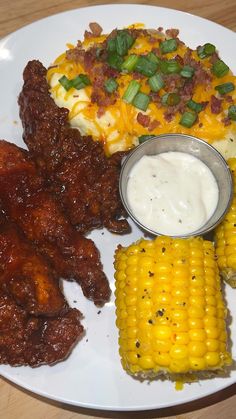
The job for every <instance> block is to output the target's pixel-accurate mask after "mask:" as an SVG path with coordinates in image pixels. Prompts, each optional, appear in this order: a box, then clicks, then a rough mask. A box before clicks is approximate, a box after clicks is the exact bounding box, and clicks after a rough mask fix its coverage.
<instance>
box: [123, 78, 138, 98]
mask: <svg viewBox="0 0 236 419" xmlns="http://www.w3.org/2000/svg"><path fill="white" fill-rule="evenodd" d="M139 89H140V83H139V82H138V81H137V80H131V82H130V83H129V85H128V87H127V89H126V91H125V93H124V95H123V97H122V99H123V100H124V101H125V102H127V103H131V102H132V101H133V99H134V97H135V96H136V94H137V93H138V91H139Z"/></svg>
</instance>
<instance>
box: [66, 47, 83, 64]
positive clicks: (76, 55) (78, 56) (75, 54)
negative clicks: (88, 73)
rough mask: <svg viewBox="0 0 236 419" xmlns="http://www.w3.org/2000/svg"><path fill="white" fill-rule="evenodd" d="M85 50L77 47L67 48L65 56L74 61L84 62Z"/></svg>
mask: <svg viewBox="0 0 236 419" xmlns="http://www.w3.org/2000/svg"><path fill="white" fill-rule="evenodd" d="M84 55H85V51H84V50H82V49H79V48H77V47H76V48H73V49H68V50H67V51H66V58H67V60H69V61H75V62H76V63H83V62H84Z"/></svg>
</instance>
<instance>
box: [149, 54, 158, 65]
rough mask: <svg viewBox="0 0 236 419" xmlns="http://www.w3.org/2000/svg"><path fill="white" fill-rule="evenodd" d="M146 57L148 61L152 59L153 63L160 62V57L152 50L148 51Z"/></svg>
mask: <svg viewBox="0 0 236 419" xmlns="http://www.w3.org/2000/svg"><path fill="white" fill-rule="evenodd" d="M147 58H148V59H149V61H152V62H153V63H156V64H160V61H161V59H160V58H159V57H158V56H157V55H156V54H154V53H153V52H149V54H148V55H147Z"/></svg>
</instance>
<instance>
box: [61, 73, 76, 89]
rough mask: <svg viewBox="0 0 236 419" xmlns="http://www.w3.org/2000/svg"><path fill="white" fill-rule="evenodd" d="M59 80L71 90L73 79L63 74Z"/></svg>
mask: <svg viewBox="0 0 236 419" xmlns="http://www.w3.org/2000/svg"><path fill="white" fill-rule="evenodd" d="M58 81H59V83H60V84H61V85H62V86H63V87H64V89H65V90H67V91H68V90H70V89H71V87H73V86H72V80H69V79H68V78H67V77H66V76H62V77H61V78H60V79H59V80H58Z"/></svg>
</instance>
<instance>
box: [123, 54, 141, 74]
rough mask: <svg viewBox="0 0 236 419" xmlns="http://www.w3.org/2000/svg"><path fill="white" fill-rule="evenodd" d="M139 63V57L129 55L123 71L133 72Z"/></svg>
mask: <svg viewBox="0 0 236 419" xmlns="http://www.w3.org/2000/svg"><path fill="white" fill-rule="evenodd" d="M137 61H138V55H136V54H131V55H129V56H128V57H127V58H126V60H125V61H124V62H123V64H122V66H121V69H122V70H126V71H129V72H130V71H133V69H134V67H135V66H136V64H137Z"/></svg>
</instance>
